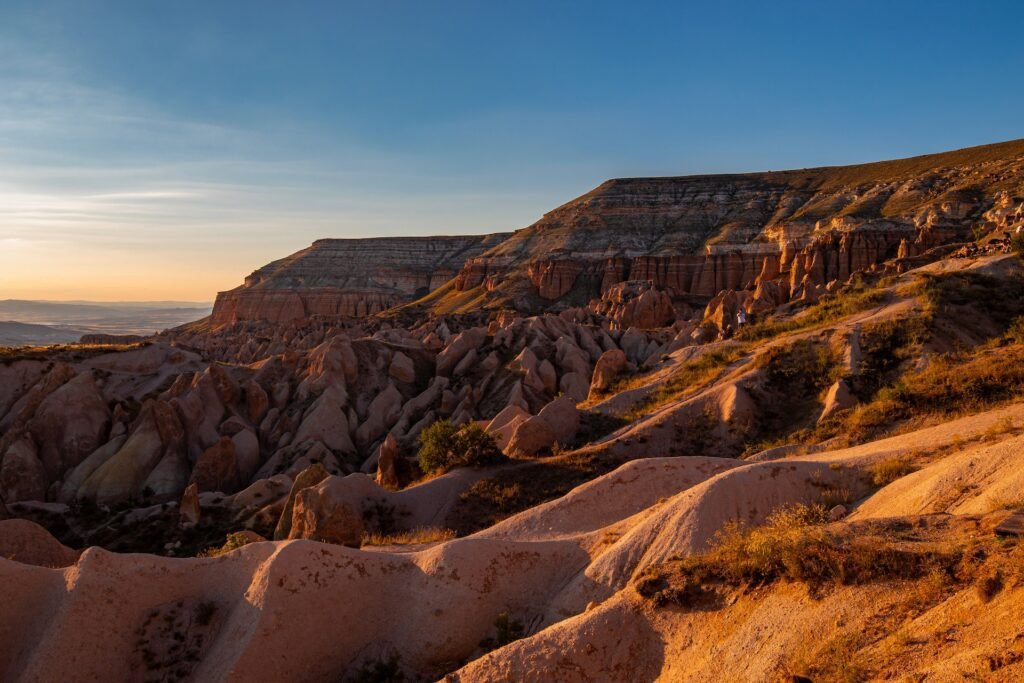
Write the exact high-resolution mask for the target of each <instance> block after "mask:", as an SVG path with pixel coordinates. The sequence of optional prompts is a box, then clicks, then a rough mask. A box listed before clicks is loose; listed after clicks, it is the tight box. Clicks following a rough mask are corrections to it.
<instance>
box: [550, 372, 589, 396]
mask: <svg viewBox="0 0 1024 683" xmlns="http://www.w3.org/2000/svg"><path fill="white" fill-rule="evenodd" d="M558 390H559V391H560V392H561V393H563V394H565V395H566V396H568V397H569V398H571V399H572V400H573V401H574V402H576V403H582V402H583V401H586V400H587V395H588V394H589V392H590V383H589V382H588V381H587V377H586V375H581V374H580V373H578V372H567V373H565V374H564V375H562V379H561V380H560V381H559V382H558Z"/></svg>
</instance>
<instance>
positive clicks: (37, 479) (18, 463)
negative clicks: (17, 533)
mask: <svg viewBox="0 0 1024 683" xmlns="http://www.w3.org/2000/svg"><path fill="white" fill-rule="evenodd" d="M48 486H49V479H48V478H47V476H46V469H45V467H43V463H42V461H41V460H40V459H39V455H38V452H37V450H36V445H35V443H33V442H32V438H31V437H29V436H28V435H25V436H22V437H21V438H20V439H18V440H17V441H15V442H14V443H13V444H11V446H10V447H9V448H8V449H7V452H6V453H5V454H4V456H3V464H2V466H0V496H2V497H3V499H4V500H6V501H7V502H9V503H16V502H19V501H22V500H46V489H47V487H48Z"/></svg>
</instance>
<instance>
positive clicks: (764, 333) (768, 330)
mask: <svg viewBox="0 0 1024 683" xmlns="http://www.w3.org/2000/svg"><path fill="white" fill-rule="evenodd" d="M888 298H889V294H888V293H887V292H886V291H885V290H883V289H874V288H872V289H868V288H864V287H857V288H851V289H848V290H844V291H841V292H838V293H836V294H829V295H827V296H823V297H822V298H821V299H819V300H818V302H817V303H816V304H814V305H812V306H810V307H809V308H807V309H805V310H804V311H802V312H801V313H798V314H796V315H794V316H792V317H789V318H780V317H778V316H772V317H768V318H765V319H763V320H758V321H755V322H754V324H752V325H748V326H746V327H744V328H743V329H741V330H740V331H739V332H737V333H736V339H739V340H741V341H758V340H761V339H771V338H774V337H778V336H780V335H783V334H789V333H792V332H799V331H801V330H809V329H811V328H814V327H819V326H821V325H827V324H829V323H833V322H835V321H837V320H842V319H843V318H846V317H848V316H851V315H853V314H854V313H860V312H861V311H866V310H867V309H869V308H875V307H876V306H881V305H882V304H884V303H885V302H886V301H888Z"/></svg>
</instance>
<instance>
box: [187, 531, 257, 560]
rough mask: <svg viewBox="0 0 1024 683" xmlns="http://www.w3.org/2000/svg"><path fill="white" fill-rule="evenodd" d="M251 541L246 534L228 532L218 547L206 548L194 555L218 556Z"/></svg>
mask: <svg viewBox="0 0 1024 683" xmlns="http://www.w3.org/2000/svg"><path fill="white" fill-rule="evenodd" d="M252 542H253V541H252V538H250V537H249V536H248V535H247V534H243V533H233V534H228V535H227V538H226V539H225V540H224V545H222V546H220V547H219V548H207V549H206V550H203V551H202V552H200V553H199V554H198V555H196V557H220V556H221V555H224V554H226V553H230V552H231V551H232V550H237V549H238V548H241V547H242V546H246V545H249V544H250V543H252Z"/></svg>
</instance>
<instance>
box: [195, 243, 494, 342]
mask: <svg viewBox="0 0 1024 683" xmlns="http://www.w3.org/2000/svg"><path fill="white" fill-rule="evenodd" d="M507 236H508V235H507V234H493V235H481V236H459V237H377V238H367V239H323V240H317V241H316V242H314V243H313V244H312V246H310V247H308V248H306V249H303V250H302V251H299V252H296V253H294V254H292V255H291V256H288V257H286V258H283V259H281V260H279V261H274V262H273V263H269V264H267V265H265V266H263V267H262V268H260V269H258V270H256V271H253V273H252V274H251V275H249V276H248V277H247V278H245V283H244V284H243V285H242V286H241V287H237V288H235V289H232V290H230V291H227V292H220V293H219V294H218V295H217V300H216V302H215V303H214V307H213V313H212V314H211V322H213V323H214V324H217V325H222V324H226V323H235V322H238V321H243V320H268V321H271V322H292V321H296V320H302V319H305V318H308V317H310V316H325V317H338V316H349V317H364V316H368V315H373V314H374V313H379V312H381V311H383V310H385V309H387V308H391V307H392V306H396V305H398V304H401V303H404V302H407V301H411V300H413V299H415V298H417V297H420V296H423V295H425V294H428V293H429V292H431V291H433V290H435V289H437V288H438V287H439V286H440V285H442V284H444V283H445V282H447V281H448V280H450V279H452V278H453V277H455V275H456V274H457V273H458V272H459V270H460V269H461V268H462V266H463V265H464V264H465V263H466V261H468V260H470V259H472V258H474V257H476V256H479V255H480V254H481V253H483V252H484V251H486V250H487V249H488V248H490V247H492V246H494V245H495V244H498V243H500V242H501V241H502V240H503V239H504V238H506V237H507Z"/></svg>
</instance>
